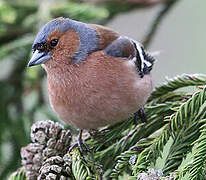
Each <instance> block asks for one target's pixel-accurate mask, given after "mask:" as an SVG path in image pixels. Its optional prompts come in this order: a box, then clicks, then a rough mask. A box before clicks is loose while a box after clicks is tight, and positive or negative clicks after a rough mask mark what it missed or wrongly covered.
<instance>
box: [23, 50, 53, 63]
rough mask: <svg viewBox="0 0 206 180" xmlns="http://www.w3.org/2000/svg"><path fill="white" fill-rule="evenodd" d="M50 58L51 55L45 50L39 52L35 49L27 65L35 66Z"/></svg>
mask: <svg viewBox="0 0 206 180" xmlns="http://www.w3.org/2000/svg"><path fill="white" fill-rule="evenodd" d="M50 58H51V55H50V54H48V53H46V52H39V51H38V50H36V51H35V52H34V54H33V55H32V57H31V59H30V61H29V63H28V65H27V66H28V67H31V66H35V65H38V64H41V63H43V62H45V61H47V60H49V59H50Z"/></svg>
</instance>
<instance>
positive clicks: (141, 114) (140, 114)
mask: <svg viewBox="0 0 206 180" xmlns="http://www.w3.org/2000/svg"><path fill="white" fill-rule="evenodd" d="M138 119H140V120H141V121H142V122H143V123H145V122H147V117H146V114H145V111H144V108H140V109H139V110H138V111H137V112H136V113H134V123H135V124H138Z"/></svg>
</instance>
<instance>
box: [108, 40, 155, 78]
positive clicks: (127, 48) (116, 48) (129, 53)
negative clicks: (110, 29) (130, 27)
mask: <svg viewBox="0 0 206 180" xmlns="http://www.w3.org/2000/svg"><path fill="white" fill-rule="evenodd" d="M104 51H105V53H106V54H107V55H109V56H112V57H122V58H127V59H130V60H133V61H134V63H135V65H136V67H137V70H138V72H139V74H140V76H141V77H143V76H144V74H148V73H149V72H150V71H151V69H152V66H153V63H154V58H153V57H152V56H150V55H149V54H148V53H147V52H146V51H145V50H144V48H143V46H142V45H141V44H140V43H138V42H137V41H135V40H133V39H130V38H128V37H122V36H121V37H119V38H118V39H116V40H114V41H113V42H112V43H111V44H109V45H108V46H107V47H106V48H105V49H104Z"/></svg>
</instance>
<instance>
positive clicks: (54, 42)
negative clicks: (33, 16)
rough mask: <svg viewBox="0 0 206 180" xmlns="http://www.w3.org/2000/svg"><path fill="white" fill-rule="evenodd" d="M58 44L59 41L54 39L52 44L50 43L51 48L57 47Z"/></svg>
mask: <svg viewBox="0 0 206 180" xmlns="http://www.w3.org/2000/svg"><path fill="white" fill-rule="evenodd" d="M57 43H58V39H52V40H51V42H50V46H51V47H55V46H56V45H57Z"/></svg>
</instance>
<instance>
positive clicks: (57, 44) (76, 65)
mask: <svg viewBox="0 0 206 180" xmlns="http://www.w3.org/2000/svg"><path fill="white" fill-rule="evenodd" d="M33 50H34V51H35V53H34V56H33V57H32V59H31V60H30V62H29V66H33V65H37V64H40V63H43V67H44V69H45V70H46V72H47V82H48V93H49V99H50V103H51V106H52V108H53V109H54V111H55V112H56V113H57V114H58V116H59V117H60V119H62V120H64V121H65V122H67V123H68V124H71V125H74V126H76V127H78V128H80V129H95V128H99V127H102V126H105V125H109V124H114V123H116V122H120V121H123V120H126V119H127V118H129V117H130V116H133V114H134V113H135V112H137V111H138V110H139V109H140V108H142V107H143V105H144V103H145V102H146V101H147V99H148V97H149V96H150V93H151V91H152V87H153V86H152V78H151V75H150V73H149V72H150V70H151V67H152V65H153V58H152V57H151V56H149V55H148V54H147V53H146V52H145V51H144V49H143V47H142V46H141V45H140V44H139V43H137V42H136V41H134V40H132V39H129V38H127V37H122V36H120V35H119V34H118V33H116V32H114V31H112V30H111V29H108V28H105V27H103V26H99V25H87V24H84V23H79V22H77V21H72V20H70V19H62V18H60V19H55V20H53V21H51V22H49V23H48V24H46V25H45V26H44V27H43V28H42V29H41V30H40V32H39V34H38V35H37V38H36V40H35V42H34V45H33ZM140 74H141V76H140Z"/></svg>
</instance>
